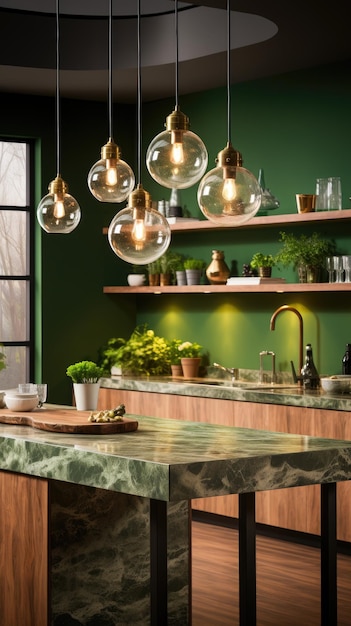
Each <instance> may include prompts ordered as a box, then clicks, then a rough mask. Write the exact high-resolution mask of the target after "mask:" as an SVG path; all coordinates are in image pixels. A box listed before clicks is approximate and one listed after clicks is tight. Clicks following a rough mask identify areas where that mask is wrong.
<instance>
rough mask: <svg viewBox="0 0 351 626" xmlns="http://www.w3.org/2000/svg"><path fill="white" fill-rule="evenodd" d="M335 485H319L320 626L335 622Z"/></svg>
mask: <svg viewBox="0 0 351 626" xmlns="http://www.w3.org/2000/svg"><path fill="white" fill-rule="evenodd" d="M337 609H338V597H337V545H336V483H327V484H324V485H321V625H322V626H336V624H337V623H338V622H337Z"/></svg>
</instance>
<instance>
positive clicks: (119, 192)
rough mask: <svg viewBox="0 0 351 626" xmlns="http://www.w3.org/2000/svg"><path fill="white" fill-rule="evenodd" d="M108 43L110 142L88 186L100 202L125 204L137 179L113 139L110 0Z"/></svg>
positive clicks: (89, 176)
mask: <svg viewBox="0 0 351 626" xmlns="http://www.w3.org/2000/svg"><path fill="white" fill-rule="evenodd" d="M108 42H109V44H108V76H109V83H108V84H109V87H108V109H109V140H108V142H107V143H106V144H105V145H104V146H102V148H101V159H100V161H97V163H95V164H94V165H93V166H92V167H91V169H90V171H89V174H88V186H89V189H90V191H91V193H92V194H93V196H95V198H96V199H97V200H99V201H100V202H123V201H124V200H125V199H126V198H127V197H128V195H129V194H130V192H131V191H132V189H133V187H134V183H135V178H134V173H133V170H132V168H131V167H130V166H129V165H128V163H126V162H125V161H122V159H121V158H120V156H121V153H120V149H119V147H118V146H117V144H115V142H114V140H113V138H112V135H113V122H112V0H109V33H108Z"/></svg>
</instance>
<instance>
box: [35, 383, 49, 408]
mask: <svg viewBox="0 0 351 626" xmlns="http://www.w3.org/2000/svg"><path fill="white" fill-rule="evenodd" d="M35 387H36V388H37V394H38V400H39V402H38V407H39V408H40V409H41V408H42V406H43V404H44V402H46V398H47V393H48V386H47V384H46V383H39V384H37V385H35Z"/></svg>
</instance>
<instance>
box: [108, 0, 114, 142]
mask: <svg viewBox="0 0 351 626" xmlns="http://www.w3.org/2000/svg"><path fill="white" fill-rule="evenodd" d="M112 117H113V116H112V0H109V19H108V123H109V137H110V139H112V137H113V119H112Z"/></svg>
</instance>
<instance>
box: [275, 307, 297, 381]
mask: <svg viewBox="0 0 351 626" xmlns="http://www.w3.org/2000/svg"><path fill="white" fill-rule="evenodd" d="M282 311H291V312H292V313H295V315H297V317H298V319H299V371H300V373H301V369H302V366H303V319H302V315H301V313H300V312H299V311H298V310H297V309H295V308H294V307H293V306H290V305H288V304H283V305H282V306H280V307H279V308H278V309H276V310H275V311H274V313H273V315H272V317H271V321H270V329H271V330H275V320H276V318H277V317H278V315H279V313H282ZM299 382H300V384H301V380H300V381H299Z"/></svg>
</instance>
